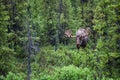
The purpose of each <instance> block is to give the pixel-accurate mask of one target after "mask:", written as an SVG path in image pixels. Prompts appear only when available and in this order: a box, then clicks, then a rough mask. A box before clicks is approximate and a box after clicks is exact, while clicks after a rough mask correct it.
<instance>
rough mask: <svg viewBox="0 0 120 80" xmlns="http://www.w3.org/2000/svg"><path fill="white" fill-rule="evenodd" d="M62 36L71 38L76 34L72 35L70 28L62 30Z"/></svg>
mask: <svg viewBox="0 0 120 80" xmlns="http://www.w3.org/2000/svg"><path fill="white" fill-rule="evenodd" d="M64 36H65V37H69V38H73V37H76V36H72V31H71V29H68V30H66V31H65V32H64Z"/></svg>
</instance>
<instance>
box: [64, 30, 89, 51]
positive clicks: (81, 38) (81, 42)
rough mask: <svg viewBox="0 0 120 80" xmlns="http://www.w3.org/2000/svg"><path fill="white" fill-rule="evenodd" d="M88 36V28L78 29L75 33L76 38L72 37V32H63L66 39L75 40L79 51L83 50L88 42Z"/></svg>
mask: <svg viewBox="0 0 120 80" xmlns="http://www.w3.org/2000/svg"><path fill="white" fill-rule="evenodd" d="M89 34H90V28H86V29H84V28H80V29H78V30H77V31H76V36H72V31H71V30H70V29H69V30H66V31H65V32H64V35H65V36H66V37H69V38H71V37H75V38H76V47H77V49H78V50H79V48H80V47H82V48H85V47H86V45H87V42H88V36H89Z"/></svg>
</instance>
